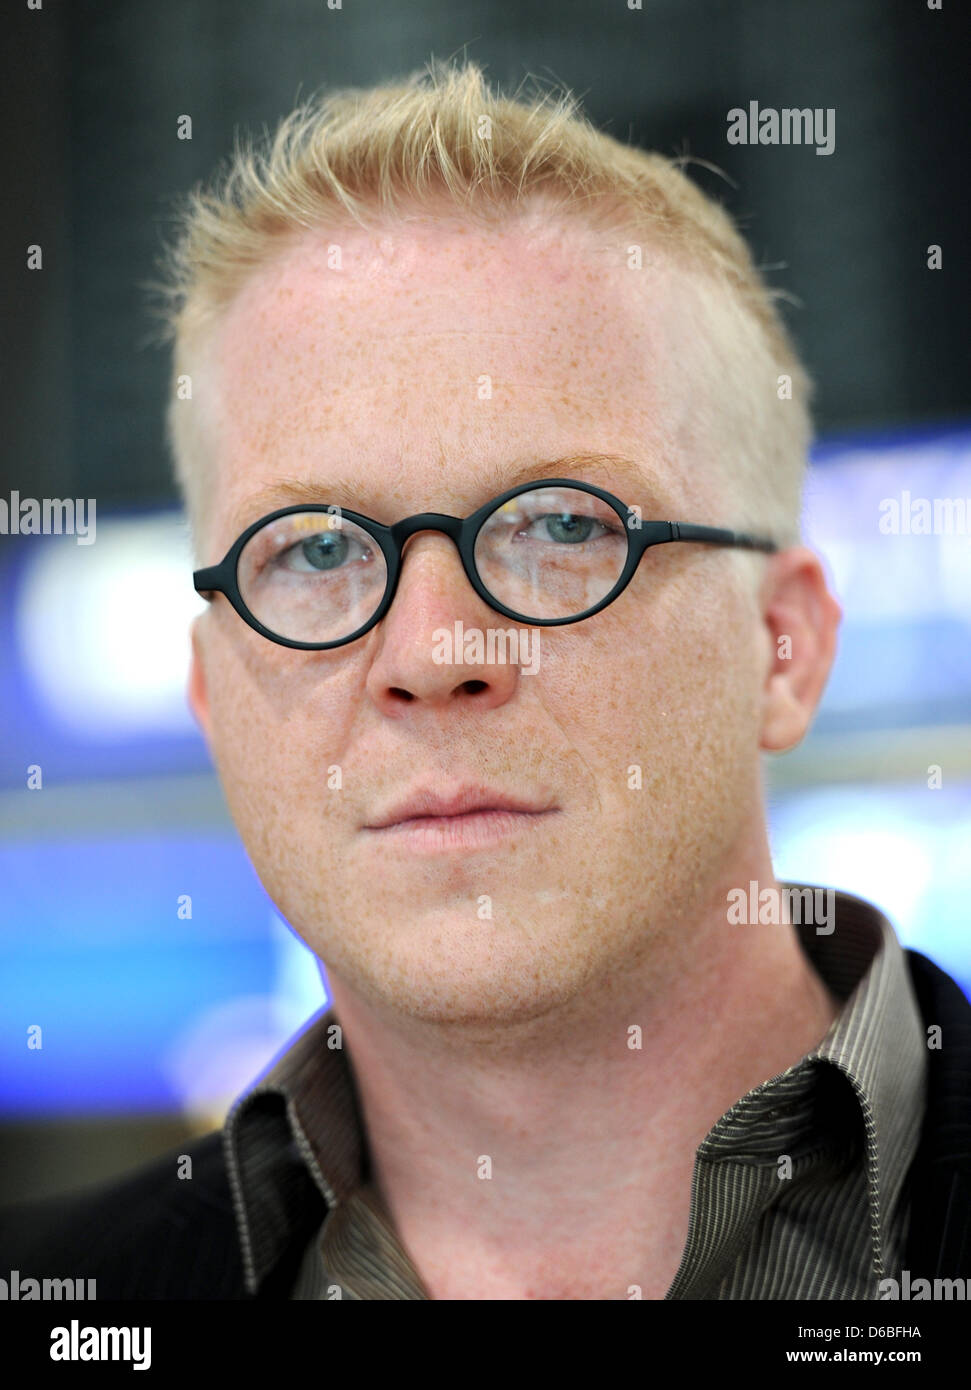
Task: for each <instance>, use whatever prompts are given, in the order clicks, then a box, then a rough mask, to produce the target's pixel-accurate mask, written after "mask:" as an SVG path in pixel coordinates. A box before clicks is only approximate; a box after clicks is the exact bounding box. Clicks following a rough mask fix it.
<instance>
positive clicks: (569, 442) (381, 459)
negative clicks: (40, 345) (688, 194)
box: [206, 217, 700, 519]
mask: <svg viewBox="0 0 971 1390" xmlns="http://www.w3.org/2000/svg"><path fill="white" fill-rule="evenodd" d="M631 245H632V238H631V234H630V233H625V232H618V233H616V234H614V235H609V236H608V235H606V234H603V233H598V232H595V231H593V230H592V229H589V228H586V227H584V226H582V225H576V226H574V225H563V224H559V223H555V222H553V221H551V220H549V219H545V220H544V219H542V218H537V217H533V218H532V219H529V218H523V219H521V220H519V221H517V222H515V223H511V224H508V225H504V226H502V227H501V228H499V229H495V230H491V229H490V230H484V229H479V228H475V227H473V226H471V225H469V224H465V223H462V222H460V221H455V220H448V221H437V222H432V221H430V220H427V219H426V220H424V221H420V222H415V223H409V224H407V225H394V226H390V225H389V226H388V227H386V228H384V229H380V230H376V231H371V232H366V231H364V230H362V229H360V228H357V227H355V228H345V229H341V230H337V229H333V230H330V231H328V232H325V233H322V232H315V233H312V234H307V235H305V236H303V237H302V238H301V239H300V240H298V241H296V242H295V243H293V244H292V245H290V246H289V247H288V248H287V249H286V251H285V252H284V253H283V254H281V255H279V256H278V257H277V259H276V260H275V261H274V262H273V263H272V264H270V265H269V266H266V267H263V268H262V269H261V270H260V271H259V272H258V273H256V274H255V275H254V276H253V277H252V279H251V280H250V281H249V282H248V283H247V285H246V286H245V288H244V289H243V290H242V291H241V293H240V294H239V295H238V296H237V298H236V299H235V301H234V302H233V303H232V304H231V305H230V307H229V309H228V310H227V311H226V313H225V315H224V317H223V319H222V320H221V322H220V325H219V327H218V329H217V331H216V333H215V334H214V336H213V339H212V343H211V345H210V348H209V357H208V365H209V368H210V370H209V371H208V372H207V374H206V375H207V379H208V380H209V382H210V383H211V387H212V390H213V398H212V400H211V401H210V415H209V418H210V419H211V420H212V421H213V422H214V424H215V430H214V432H213V439H212V452H213V455H214V458H215V463H216V478H215V480H214V481H215V484H216V497H215V499H214V502H215V508H214V510H215V514H216V516H220V515H222V516H223V517H225V518H228V517H229V516H232V517H234V518H237V517H239V516H240V515H242V514H244V512H245V507H246V501H247V498H248V497H250V496H253V495H254V494H255V493H257V492H258V491H259V490H261V489H265V488H266V487H267V486H269V485H272V484H273V483H274V482H276V481H278V480H280V479H285V478H292V479H295V480H298V481H303V480H306V479H308V478H313V479H316V478H318V477H321V478H324V479H326V477H327V476H328V475H329V474H333V475H339V476H340V477H341V478H348V477H353V476H354V475H355V474H356V475H358V476H360V478H361V481H362V485H363V484H364V483H365V482H368V481H373V480H374V478H375V477H377V478H378V479H379V480H380V481H381V483H382V485H383V486H384V487H385V488H386V489H387V492H388V496H389V506H390V507H391V510H392V511H393V510H395V506H394V505H393V499H394V498H397V505H398V509H399V511H400V506H405V505H411V502H410V500H409V499H410V498H414V497H417V496H418V494H419V493H421V494H422V500H421V501H420V503H418V504H417V505H415V506H414V507H413V509H414V510H425V509H428V508H429V506H431V499H428V498H427V497H426V496H425V495H424V494H426V493H427V492H428V490H429V488H430V487H432V486H435V487H437V488H441V489H445V490H448V491H449V493H450V495H446V492H445V491H441V492H440V493H439V494H438V495H436V497H435V499H434V501H435V509H440V510H449V509H451V507H453V506H459V505H461V506H466V507H467V508H468V509H471V507H472V506H474V505H476V504H477V501H482V500H484V498H480V497H477V495H476V492H475V488H476V470H477V468H478V471H479V472H480V473H481V474H488V475H489V476H490V477H495V476H497V470H498V472H499V474H500V475H501V469H502V465H503V463H504V461H508V463H509V465H510V467H513V466H521V465H522V464H523V463H524V462H528V460H529V458H530V457H532V456H533V455H534V454H538V455H543V456H548V457H550V458H556V457H561V456H563V455H566V454H571V453H587V452H597V453H607V452H611V453H627V454H628V455H630V456H632V457H634V458H635V459H636V458H643V459H644V460H645V462H649V463H650V465H651V467H650V470H649V471H650V472H652V473H655V474H656V473H657V471H658V469H660V468H662V467H666V468H668V469H670V468H671V466H672V465H673V463H674V461H675V460H676V458H677V457H678V454H679V450H681V449H682V446H683V443H684V436H685V429H686V424H687V422H688V420H689V418H690V401H691V395H692V391H693V390H697V387H698V383H697V381H696V380H693V379H692V365H691V333H692V328H693V326H695V325H696V324H697V320H698V317H699V306H700V296H699V291H698V286H697V283H696V277H695V276H694V275H692V274H691V273H690V272H687V271H685V270H684V269H681V268H679V267H676V266H674V265H673V264H672V263H671V262H670V261H669V260H666V259H665V258H663V257H661V256H659V255H657V254H656V253H654V252H652V251H651V250H650V249H649V248H646V247H645V248H644V250H643V268H642V269H639V270H638V269H634V268H632V266H631V264H630V260H631V257H630V253H629V248H630V246H631ZM592 480H593V481H598V479H596V478H594V479H592ZM684 481H685V482H686V483H687V482H688V480H687V479H685V480H684ZM608 485H609V484H608ZM628 491H629V488H628ZM348 505H350V503H348ZM241 509H242V511H241ZM257 514H258V513H257ZM250 519H255V516H254V517H252V518H250Z"/></svg>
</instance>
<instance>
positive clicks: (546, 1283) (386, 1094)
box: [330, 847, 840, 1298]
mask: <svg viewBox="0 0 971 1390" xmlns="http://www.w3.org/2000/svg"><path fill="white" fill-rule="evenodd" d="M759 871H761V872H759ZM749 878H755V879H757V880H758V881H759V882H760V883H761V884H763V885H766V884H774V883H775V879H774V877H773V875H772V871H771V864H770V862H769V858H768V849H767V847H765V848H764V862H762V863H756V862H754V861H753V863H752V871H751V872H749V871H748V870H745V871H741V872H740V871H739V870H738V869H737V868H736V870H735V872H734V873H733V874H732V875H731V876H730V884H738V883H745V884H747V883H748V881H749ZM730 884H729V886H730ZM727 891H728V888H727V886H726V884H725V883H721V882H720V883H719V884H718V886H717V887H716V888H714V889H713V890H712V892H711V893H710V894H709V895H708V897H707V900H706V901H704V902H702V903H701V904H698V905H697V906H696V907H694V908H692V911H691V914H690V916H689V917H688V918H685V917H682V916H676V915H674V914H672V918H671V921H670V924H669V928H666V930H665V933H664V935H663V942H662V943H661V944H659V942H658V941H657V940H654V941H652V947H651V951H650V955H649V958H648V957H647V956H645V958H644V959H642V960H640V961H638V962H633V963H631V962H627V963H625V969H623V970H618V971H617V972H616V976H615V977H614V978H612V979H609V980H604V981H602V982H601V983H600V984H599V985H597V986H590V987H588V989H587V990H586V991H585V993H584V994H583V995H582V997H577V998H574V999H573V1000H572V1001H570V1003H569V1004H568V1005H566V1006H564V1005H563V1004H558V1005H557V1007H556V1009H555V1010H553V1011H550V1012H548V1013H545V1014H541V1015H538V1016H533V1017H530V1018H529V1019H524V1020H520V1021H518V1022H515V1023H512V1024H510V1023H508V1022H506V1021H504V1022H503V1023H502V1024H501V1025H500V1026H496V1025H492V1026H490V1025H489V1024H487V1023H481V1022H480V1023H476V1024H473V1025H469V1024H464V1023H463V1024H462V1025H455V1024H445V1025H442V1024H439V1023H428V1022H427V1021H424V1020H422V1019H420V1018H415V1017H413V1016H409V1015H402V1014H399V1013H396V1012H394V1011H393V1010H391V1009H389V1008H387V1007H386V1006H384V1005H382V1004H375V1003H373V1002H372V1001H369V1000H365V999H364V998H362V996H361V995H360V993H359V992H357V991H355V990H353V989H350V988H348V987H347V985H346V983H345V982H344V981H342V980H340V979H338V978H335V977H334V976H333V975H332V976H331V977H330V985H331V992H332V995H333V1001H334V1006H335V1009H336V1013H337V1017H338V1018H339V1020H340V1022H341V1024H342V1027H343V1030H344V1035H345V1038H346V1041H347V1045H348V1048H349V1055H350V1058H351V1061H352V1066H353V1070H354V1076H355V1080H356V1083H357V1086H358V1093H359V1097H360V1101H361V1106H362V1110H363V1115H364V1121H365V1127H366V1131H367V1136H368V1143H369V1147H370V1153H371V1159H372V1170H373V1173H374V1178H375V1181H376V1184H377V1186H378V1188H379V1190H380V1192H381V1194H382V1195H383V1198H384V1200H385V1203H386V1205H387V1207H388V1210H389V1212H390V1214H391V1216H392V1218H393V1220H394V1224H395V1226H396V1229H397V1231H398V1233H399V1236H400V1237H401V1239H402V1241H403V1243H404V1244H405V1246H406V1248H407V1249H408V1250H409V1253H410V1254H411V1256H412V1259H413V1260H414V1262H415V1264H416V1267H417V1268H418V1270H419V1272H420V1274H421V1275H422V1277H423V1279H424V1281H425V1284H426V1286H427V1287H428V1288H429V1290H430V1292H431V1293H432V1296H433V1297H463V1296H465V1297H475V1298H483V1297H601V1296H606V1297H611V1296H614V1297H620V1298H624V1297H626V1296H627V1294H626V1293H625V1291H624V1290H625V1289H626V1288H627V1287H628V1284H629V1283H637V1284H644V1283H645V1282H647V1283H648V1284H650V1283H651V1280H652V1278H653V1279H654V1280H655V1282H656V1291H654V1292H652V1293H651V1294H648V1293H646V1292H645V1295H644V1296H654V1297H663V1295H664V1291H665V1289H666V1288H667V1286H668V1285H669V1284H670V1280H671V1278H672V1277H673V1275H674V1273H675V1272H676V1269H677V1264H678V1262H679V1259H680V1252H681V1250H682V1249H683V1245H684V1240H685V1238H686V1236H687V1232H688V1221H689V1213H690V1193H691V1177H692V1172H693V1167H694V1155H695V1150H696V1148H697V1146H698V1144H699V1143H700V1142H701V1140H702V1139H703V1138H704V1136H705V1134H706V1133H707V1132H708V1130H709V1129H710V1128H711V1126H712V1125H713V1124H714V1123H715V1122H716V1121H717V1120H718V1119H719V1118H720V1117H721V1115H722V1114H724V1112H725V1111H726V1110H727V1109H729V1108H730V1107H731V1106H732V1105H733V1104H734V1103H735V1102H736V1101H737V1100H739V1099H740V1098H741V1097H742V1096H743V1095H745V1094H746V1092H748V1091H749V1090H751V1089H752V1088H753V1087H755V1086H758V1085H760V1084H761V1083H762V1082H764V1081H766V1080H768V1079H770V1078H771V1077H773V1076H776V1075H777V1074H778V1073H779V1072H781V1071H784V1070H785V1069H786V1068H787V1067H789V1066H792V1065H793V1064H794V1063H796V1062H797V1061H798V1060H799V1059H800V1058H801V1057H802V1056H804V1055H805V1053H806V1052H807V1051H809V1050H810V1049H811V1048H812V1047H814V1046H815V1045H816V1044H817V1043H818V1042H819V1041H820V1040H821V1039H822V1037H823V1036H824V1034H825V1033H826V1031H827V1029H828V1028H829V1026H830V1024H831V1022H832V1021H833V1019H834V1018H835V1017H836V1015H837V1013H838V1012H839V1008H840V1004H839V1001H838V1000H836V999H835V998H834V997H833V996H831V995H830V994H829V992H828V990H827V989H826V987H825V986H824V984H823V982H822V981H821V980H820V979H819V977H818V976H817V975H816V973H815V972H814V970H813V969H812V967H811V966H810V964H809V962H808V961H807V960H806V958H805V956H804V954H803V951H802V948H801V946H800V944H799V941H798V938H797V936H796V933H795V929H794V928H793V927H792V926H790V925H782V926H779V925H775V926H767V925H754V924H753V925H750V926H737V925H733V926H730V925H727V922H726V906H725V904H726V900H727ZM487 1173H488V1174H491V1175H490V1176H485V1174H487ZM646 1250H650V1251H651V1252H652V1259H651V1268H650V1270H645V1269H644V1263H645V1254H644V1252H645V1251H646ZM608 1260H609V1264H610V1273H609V1274H607V1273H606V1272H605V1261H608ZM564 1269H570V1270H572V1271H577V1270H579V1271H583V1272H582V1273H581V1274H580V1275H577V1274H576V1273H575V1272H574V1273H572V1274H571V1276H570V1282H569V1284H568V1285H563V1284H562V1282H561V1281H562V1278H563V1274H562V1271H563V1270H564ZM651 1270H653V1271H655V1273H654V1274H653V1275H652V1273H651ZM472 1271H475V1273H474V1275H473V1274H472ZM469 1279H471V1280H472V1284H473V1285H474V1287H475V1290H476V1291H474V1292H469V1293H466V1294H463V1293H461V1292H459V1291H458V1290H459V1289H460V1288H461V1287H464V1286H465V1284H466V1283H468V1281H469ZM605 1283H606V1286H607V1287H614V1286H616V1290H617V1291H616V1293H615V1294H610V1293H606V1294H604V1293H602V1292H595V1291H594V1290H596V1289H602V1288H603V1287H604V1286H605ZM470 1287H471V1286H470ZM554 1287H555V1288H558V1289H561V1290H564V1289H566V1288H567V1287H568V1288H569V1290H570V1291H569V1292H567V1291H560V1292H552V1291H549V1292H544V1291H543V1290H544V1289H545V1290H553V1289H554ZM484 1289H485V1290H488V1289H491V1290H492V1292H483V1290H484Z"/></svg>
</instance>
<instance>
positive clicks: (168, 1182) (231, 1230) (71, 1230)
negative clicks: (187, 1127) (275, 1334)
mask: <svg viewBox="0 0 971 1390" xmlns="http://www.w3.org/2000/svg"><path fill="white" fill-rule="evenodd" d="M186 1159H189V1160H191V1162H190V1163H187V1162H186V1161H185V1160H186ZM0 1266H2V1267H3V1269H4V1271H12V1270H18V1271H19V1274H20V1278H21V1280H23V1279H25V1278H28V1277H31V1278H56V1279H68V1278H73V1279H95V1280H96V1291H97V1297H98V1298H99V1299H108V1298H120V1299H127V1298H237V1297H244V1296H245V1293H244V1286H243V1271H242V1260H241V1256H240V1251H239V1240H238V1235H237V1231H236V1222H235V1216H234V1213H233V1204H232V1194H231V1191H230V1187H229V1178H228V1175H227V1172H226V1166H225V1161H224V1157H223V1150H222V1133H221V1131H219V1130H216V1131H213V1132H212V1133H211V1134H207V1135H205V1136H203V1137H202V1138H200V1139H194V1140H191V1141H190V1142H188V1143H186V1144H184V1145H182V1146H181V1147H180V1148H179V1149H173V1150H171V1151H170V1152H169V1153H167V1154H164V1155H162V1157H160V1158H157V1159H153V1160H152V1161H151V1162H150V1163H148V1164H145V1165H143V1166H141V1167H139V1168H136V1169H134V1170H132V1171H131V1172H129V1173H125V1174H123V1175H122V1176H121V1177H119V1178H114V1179H112V1180H110V1181H108V1182H102V1183H98V1184H96V1185H93V1186H90V1187H86V1188H83V1189H81V1190H79V1191H77V1192H72V1193H67V1194H65V1195H63V1196H57V1197H48V1198H44V1199H42V1200H37V1201H32V1202H26V1203H21V1204H20V1205H18V1206H13V1207H7V1208H4V1209H3V1210H0Z"/></svg>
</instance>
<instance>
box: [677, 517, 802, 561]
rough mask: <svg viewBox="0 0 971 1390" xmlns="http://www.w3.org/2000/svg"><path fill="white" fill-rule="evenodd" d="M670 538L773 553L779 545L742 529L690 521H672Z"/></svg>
mask: <svg viewBox="0 0 971 1390" xmlns="http://www.w3.org/2000/svg"><path fill="white" fill-rule="evenodd" d="M670 525H671V539H672V540H673V541H700V542H701V543H702V544H703V545H731V546H738V547H740V548H741V549H743V550H764V551H765V552H766V553H767V554H773V553H774V552H776V551H777V550H778V549H779V547H778V546H777V545H776V543H775V541H769V540H763V539H762V538H761V537H760V536H749V535H746V533H745V532H744V531H727V530H725V529H724V528H723V527H720V526H695V525H693V524H692V523H691V522H685V521H672V522H671V523H670Z"/></svg>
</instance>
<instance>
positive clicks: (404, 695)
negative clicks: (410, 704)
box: [389, 685, 415, 700]
mask: <svg viewBox="0 0 971 1390" xmlns="http://www.w3.org/2000/svg"><path fill="white" fill-rule="evenodd" d="M389 694H391V695H394V696H395V697H396V698H397V699H399V700H413V699H414V698H415V697H414V695H412V693H411V691H410V690H402V689H401V688H400V686H397V685H393V686H392V687H391V690H390V691H389Z"/></svg>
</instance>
